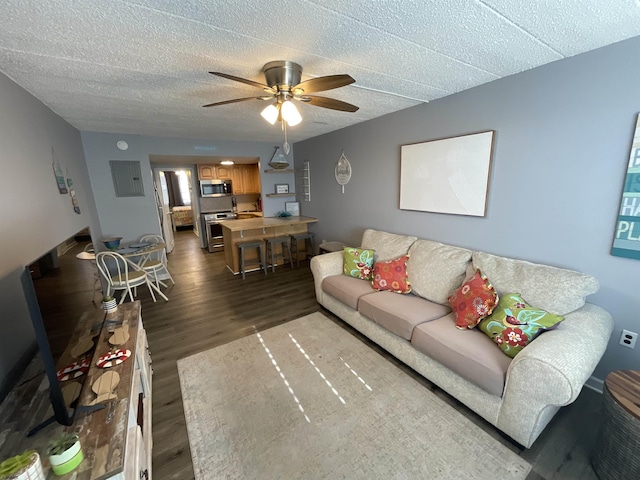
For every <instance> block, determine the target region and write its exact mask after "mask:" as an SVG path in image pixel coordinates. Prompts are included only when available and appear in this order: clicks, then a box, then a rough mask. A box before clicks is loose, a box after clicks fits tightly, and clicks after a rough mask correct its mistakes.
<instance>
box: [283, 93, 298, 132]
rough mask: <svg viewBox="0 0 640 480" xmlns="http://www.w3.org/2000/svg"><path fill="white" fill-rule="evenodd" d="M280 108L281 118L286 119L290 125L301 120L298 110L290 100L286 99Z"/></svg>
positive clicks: (296, 123)
mask: <svg viewBox="0 0 640 480" xmlns="http://www.w3.org/2000/svg"><path fill="white" fill-rule="evenodd" d="M280 108H281V109H282V118H284V119H285V120H286V122H287V123H288V124H289V126H290V127H293V126H295V125H298V124H299V123H300V122H301V121H302V117H301V116H300V112H298V109H297V108H296V106H295V105H294V104H293V102H291V101H290V100H286V101H285V102H283V103H282V106H281V107H280Z"/></svg>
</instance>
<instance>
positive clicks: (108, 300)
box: [102, 295, 118, 313]
mask: <svg viewBox="0 0 640 480" xmlns="http://www.w3.org/2000/svg"><path fill="white" fill-rule="evenodd" d="M102 309H103V310H104V311H105V312H107V313H113V312H115V311H117V310H118V302H117V301H116V299H115V298H113V297H112V296H111V295H105V296H104V297H102Z"/></svg>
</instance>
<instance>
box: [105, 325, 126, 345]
mask: <svg viewBox="0 0 640 480" xmlns="http://www.w3.org/2000/svg"><path fill="white" fill-rule="evenodd" d="M129 336H130V335H129V331H128V329H126V328H124V327H120V328H116V329H115V330H114V331H113V332H112V335H111V336H110V337H109V344H110V345H124V344H125V343H127V340H129Z"/></svg>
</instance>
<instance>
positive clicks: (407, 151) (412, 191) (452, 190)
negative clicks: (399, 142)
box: [400, 130, 494, 217]
mask: <svg viewBox="0 0 640 480" xmlns="http://www.w3.org/2000/svg"><path fill="white" fill-rule="evenodd" d="M493 133H494V132H493V130H489V131H487V132H481V133H476V134H472V135H461V136H459V137H452V138H444V139H441V140H432V141H429V142H424V143H418V144H414V145H403V146H402V147H401V160H400V209H401V210H419V211H423V212H436V213H450V214H454V215H471V216H476V217H484V216H485V213H486V209H487V198H488V192H489V174H490V172H491V156H492V151H493Z"/></svg>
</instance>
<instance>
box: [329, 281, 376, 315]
mask: <svg viewBox="0 0 640 480" xmlns="http://www.w3.org/2000/svg"><path fill="white" fill-rule="evenodd" d="M322 291H323V292H325V293H327V294H329V295H331V296H332V297H334V298H337V299H338V300H340V301H341V302H342V303H344V304H345V305H347V306H349V307H351V308H353V309H354V310H357V309H358V299H359V298H360V297H362V296H363V295H367V294H369V293H375V292H376V291H375V290H374V289H373V288H371V282H368V281H366V280H360V279H359V278H353V277H347V276H346V275H331V276H329V277H326V278H325V279H324V280H323V281H322Z"/></svg>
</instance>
